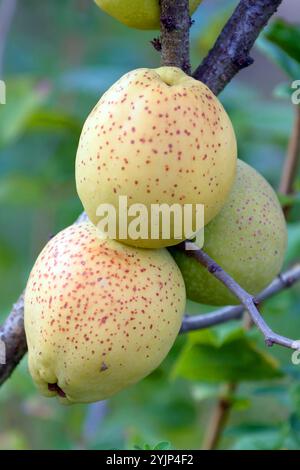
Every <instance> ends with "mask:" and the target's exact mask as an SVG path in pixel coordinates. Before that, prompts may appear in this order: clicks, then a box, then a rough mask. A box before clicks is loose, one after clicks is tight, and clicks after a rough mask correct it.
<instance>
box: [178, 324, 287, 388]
mask: <svg viewBox="0 0 300 470" xmlns="http://www.w3.org/2000/svg"><path fill="white" fill-rule="evenodd" d="M281 376H282V372H281V371H280V369H279V364H278V362H277V361H276V360H275V359H274V358H273V356H271V355H269V354H268V353H266V351H265V350H260V349H259V348H258V347H257V346H256V344H255V342H254V341H253V339H252V338H251V336H250V335H248V334H247V333H246V332H245V331H244V330H243V329H242V328H235V329H232V328H231V331H230V328H228V330H227V331H226V330H224V327H222V328H220V327H217V328H211V329H210V330H204V331H198V332H196V333H194V334H191V335H190V338H189V341H188V342H187V344H186V346H185V347H184V348H183V350H182V352H181V354H180V356H179V358H178V359H177V361H176V363H175V365H174V367H173V370H172V377H182V378H185V379H189V380H201V381H207V382H225V381H231V382H235V381H238V382H241V381H249V380H265V379H272V378H278V377H281Z"/></svg>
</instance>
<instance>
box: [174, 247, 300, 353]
mask: <svg viewBox="0 0 300 470" xmlns="http://www.w3.org/2000/svg"><path fill="white" fill-rule="evenodd" d="M183 245H185V243H183V244H181V247H182V248H183ZM194 248H195V249H194V250H191V251H186V254H187V255H188V256H191V257H193V258H194V259H196V260H197V261H198V262H199V263H201V264H202V265H203V266H205V267H206V269H207V270H208V271H209V272H210V273H211V274H212V275H213V276H214V277H215V278H216V279H218V280H219V281H221V282H222V284H224V285H225V286H226V287H227V288H228V290H230V291H231V292H232V293H233V294H234V295H235V296H236V297H237V298H238V299H239V300H240V301H241V304H242V306H243V307H244V309H245V310H247V311H248V313H249V315H250V316H251V318H252V320H253V323H255V325H256V326H257V328H258V329H259V330H260V331H261V333H262V334H263V335H264V338H265V343H266V345H267V346H273V344H279V345H281V346H284V347H286V348H291V349H300V342H299V341H296V340H293V339H290V338H286V337H285V336H281V335H279V334H277V333H275V332H274V331H272V330H271V328H270V327H269V326H268V325H267V323H266V322H265V320H264V319H263V317H262V316H261V314H260V313H259V311H258V309H257V305H258V300H257V299H254V298H253V297H252V296H251V295H250V294H248V292H246V291H245V290H244V289H243V288H242V287H241V286H240V285H239V284H238V283H237V282H236V281H235V280H234V279H233V278H232V277H231V276H230V275H229V274H228V273H226V272H225V271H224V270H223V269H222V268H221V266H219V265H218V264H217V263H216V262H215V261H214V260H213V259H212V258H210V256H208V254H207V253H205V252H204V251H203V250H199V249H197V245H195V246H194ZM214 313H215V312H214Z"/></svg>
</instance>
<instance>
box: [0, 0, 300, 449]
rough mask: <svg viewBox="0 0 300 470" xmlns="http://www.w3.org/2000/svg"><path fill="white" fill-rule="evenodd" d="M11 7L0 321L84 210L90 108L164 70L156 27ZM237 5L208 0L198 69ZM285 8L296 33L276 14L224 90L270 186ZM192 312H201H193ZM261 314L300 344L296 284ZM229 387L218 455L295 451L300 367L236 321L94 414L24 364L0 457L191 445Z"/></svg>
mask: <svg viewBox="0 0 300 470" xmlns="http://www.w3.org/2000/svg"><path fill="white" fill-rule="evenodd" d="M4 1H5V0H2V2H3V4H4ZM11 2H12V3H14V8H13V9H12V12H13V15H12V18H11V24H10V25H9V28H8V31H6V34H4V32H3V28H2V29H1V27H0V44H1V47H0V78H2V79H4V80H5V82H6V85H7V104H6V105H5V106H4V105H0V227H1V230H0V279H1V295H0V321H3V319H4V318H5V317H6V316H7V314H8V313H9V311H10V309H11V306H12V303H13V302H14V301H15V300H16V299H17V297H18V295H19V293H20V292H21V291H22V289H23V288H24V285H25V283H26V279H27V276H28V274H29V271H30V268H31V266H32V265H33V263H34V260H35V258H36V256H37V255H38V253H39V251H40V250H41V248H42V247H43V245H44V244H45V242H46V241H47V240H48V239H49V237H50V236H51V235H52V234H54V233H56V232H57V231H59V230H60V229H62V228H64V227H65V226H67V225H68V224H70V223H72V222H73V221H74V219H75V218H76V216H77V215H78V214H79V213H80V211H81V210H82V209H81V205H80V202H79V200H78V198H77V196H76V191H75V184H74V158H75V153H76V147H77V142H78V138H79V134H80V130H81V127H82V125H83V122H84V120H85V118H86V116H87V114H88V112H89V111H90V109H91V108H92V107H93V106H94V104H95V103H96V102H97V101H98V99H99V98H100V96H101V94H102V93H103V92H104V91H105V90H106V89H107V88H108V87H109V86H110V85H111V84H113V82H114V81H115V80H116V79H117V78H119V77H120V76H121V75H122V74H123V73H125V72H127V71H129V70H131V69H134V68H137V67H156V66H157V65H158V64H159V54H158V53H157V52H156V51H155V50H154V49H153V47H152V46H151V44H150V40H151V39H153V38H154V37H157V36H158V32H151V31H150V32H141V31H135V30H130V29H128V28H126V27H125V26H123V25H121V24H119V23H118V22H117V21H115V20H113V19H111V18H109V17H108V16H107V15H105V14H104V13H102V12H101V11H100V10H99V9H98V8H97V7H96V6H95V5H94V4H93V2H92V0H65V1H64V2H62V1H61V0H52V1H51V2H40V1H38V0H26V2H24V1H15V0H11ZM6 3H8V2H6ZM236 3H237V2H236V1H228V0H226V1H221V0H220V1H218V2H213V1H210V0H204V2H203V4H202V6H201V7H200V8H199V10H198V12H197V13H196V15H195V16H194V19H195V23H194V25H193V27H192V30H191V36H192V61H193V65H194V66H196V65H198V63H199V62H200V60H201V57H203V56H204V55H205V54H206V53H207V51H208V50H209V48H210V47H211V45H212V44H213V42H214V39H215V38H216V36H217V34H218V32H219V31H220V29H221V28H222V26H223V24H224V23H225V21H226V19H227V18H228V17H229V15H230V13H231V12H232V10H233V7H234V5H235V4H236ZM283 3H284V5H283V7H282V8H281V9H280V10H279V13H278V15H279V16H281V17H283V18H285V19H287V20H292V23H293V25H289V24H288V23H287V22H286V21H285V20H278V16H277V19H276V18H274V19H273V22H272V23H271V24H270V25H269V27H268V30H267V31H266V32H265V33H264V34H263V35H262V36H261V37H260V39H259V41H258V43H257V46H256V48H255V51H254V52H253V55H254V57H255V59H256V61H255V64H254V65H253V66H252V67H251V68H249V69H247V70H244V71H243V72H242V73H241V74H240V75H239V77H238V78H235V79H234V81H233V82H232V83H231V84H230V85H229V86H228V87H227V88H226V90H225V91H224V92H223V93H222V95H221V100H222V102H223V103H224V105H225V107H226V109H227V110H228V113H229V114H230V117H231V119H232V121H233V123H234V127H235V130H236V134H237V138H238V145H239V157H240V158H241V159H243V160H245V161H247V162H249V163H250V164H252V165H253V166H254V167H255V168H257V169H258V170H260V171H261V172H262V173H263V174H264V176H265V177H266V178H267V179H268V180H269V181H270V182H271V184H272V185H273V186H274V187H275V188H277V187H278V183H279V180H280V173H281V170H282V166H283V161H284V157H285V154H286V149H287V145H288V140H289V137H290V134H291V130H292V126H293V119H294V114H295V109H294V108H295V106H293V105H292V104H291V99H290V95H291V88H290V84H291V82H292V81H293V80H295V79H300V65H299V62H300V41H299V37H300V26H299V25H300V8H299V4H298V5H297V3H298V2H297V0H295V1H292V0H290V1H288V0H286V2H283ZM0 8H1V1H0ZM2 14H3V11H2ZM2 19H3V16H2ZM297 23H298V25H297ZM0 25H1V18H0ZM297 44H298V46H297ZM2 46H3V47H2ZM2 48H3V53H2ZM295 191H296V192H295V196H293V197H292V198H289V199H288V203H289V204H291V205H292V208H291V211H290V215H289V248H288V252H287V258H286V267H287V266H289V265H291V263H292V262H293V261H295V260H298V261H299V260H300V216H299V214H300V196H299V191H300V173H299V170H298V175H297V176H296V178H295ZM284 202H287V200H286V199H285V201H284ZM188 311H189V312H190V313H200V312H207V311H209V308H208V307H205V306H201V305H196V304H192V303H189V305H188ZM262 312H263V314H264V315H265V316H266V318H267V319H268V321H269V323H270V325H271V326H272V327H273V328H274V329H276V330H277V331H280V332H281V333H282V334H284V335H290V336H291V337H294V338H295V339H297V338H300V286H299V285H298V286H295V287H293V288H292V289H291V290H289V291H285V292H284V293H282V294H280V295H278V296H277V297H275V298H273V299H272V300H270V301H268V302H266V303H265V304H264V306H263V308H262ZM229 380H230V381H231V382H234V383H236V384H239V385H238V389H237V392H236V395H235V397H233V398H232V410H231V414H230V416H229V420H228V423H227V425H226V427H225V429H224V432H223V433H222V436H221V440H220V443H219V448H229V449H232V448H233V449H261V448H265V449H277V448H278V449H284V448H287V449H300V366H297V365H293V364H292V362H291V352H290V351H288V350H283V349H282V348H279V347H274V348H273V349H272V350H267V349H266V348H265V346H264V345H263V343H262V341H261V338H260V335H259V334H258V333H257V332H256V331H251V332H250V333H247V334H246V333H244V331H243V330H242V329H241V325H240V323H238V322H232V323H230V324H228V325H225V326H221V327H217V328H214V329H212V330H210V331H209V332H208V331H202V332H198V333H194V334H191V335H189V336H187V335H186V336H184V337H183V336H182V337H180V338H178V340H177V342H176V344H175V346H174V348H173V350H172V351H171V353H170V354H169V356H168V358H167V359H166V360H165V362H164V363H163V364H162V366H161V367H160V368H159V369H158V370H157V371H155V372H154V373H153V374H152V375H151V376H150V377H148V378H147V379H145V380H143V381H142V382H141V383H139V384H138V385H136V386H134V387H132V388H131V389H129V390H127V391H125V392H123V393H121V394H119V395H117V396H116V397H114V398H113V399H111V400H110V401H108V402H102V403H97V404H94V405H91V406H83V405H82V406H81V405H77V406H72V407H63V406H61V405H59V404H58V403H57V402H56V401H55V400H49V399H46V398H43V397H40V396H39V395H38V393H37V392H36V390H35V388H34V386H33V383H32V381H31V378H30V376H29V374H28V371H27V360H26V359H24V360H23V361H22V363H21V365H20V366H19V367H18V369H17V370H16V371H15V373H14V374H13V376H12V378H11V379H10V380H8V381H7V382H6V383H5V385H4V386H3V387H2V388H1V390H0V449H78V448H79V449H80V448H84V449H124V448H129V449H131V448H134V447H142V448H145V446H146V447H150V448H154V447H155V446H157V447H158V448H170V447H171V448H178V449H180V448H182V449H197V448H200V447H201V446H202V443H203V437H204V435H205V433H206V431H207V427H208V423H209V421H210V417H211V413H212V410H213V409H214V406H215V404H216V401H217V399H218V396H219V395H220V393H222V390H223V386H224V383H225V382H227V381H229Z"/></svg>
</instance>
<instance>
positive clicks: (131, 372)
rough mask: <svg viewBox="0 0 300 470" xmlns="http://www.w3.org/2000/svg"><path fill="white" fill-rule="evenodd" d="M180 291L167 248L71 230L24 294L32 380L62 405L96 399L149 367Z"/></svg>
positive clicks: (171, 329)
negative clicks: (139, 245)
mask: <svg viewBox="0 0 300 470" xmlns="http://www.w3.org/2000/svg"><path fill="white" fill-rule="evenodd" d="M184 307H185V288H184V282H183V279H182V276H181V274H180V271H179V269H178V267H177V265H176V263H175V261H174V260H173V259H172V257H171V255H170V254H169V253H168V251H167V250H165V249H162V250H155V251H152V250H143V249H138V248H132V247H128V246H126V245H122V244H120V243H118V242H116V241H113V240H103V239H100V238H99V233H98V232H97V229H96V228H95V227H94V226H93V225H92V224H90V223H86V224H80V225H77V226H71V227H69V228H67V229H66V230H64V231H63V232H60V233H59V234H58V235H57V236H56V237H54V238H53V239H52V240H51V241H50V242H49V243H48V244H47V246H46V247H45V248H44V250H43V251H42V253H41V254H40V256H39V258H38V259H37V261H36V263H35V266H34V267H33V270H32V272H31V274H30V278H29V281H28V284H27V289H26V295H25V330H26V337H27V342H28V351H29V369H30V372H31V375H32V377H33V379H34V381H35V383H36V385H37V386H38V388H39V389H40V391H41V393H42V394H43V395H46V396H58V397H59V399H60V400H61V401H62V402H63V403H87V402H93V401H98V400H103V399H106V398H108V397H110V396H111V395H113V394H114V393H116V392H118V391H120V390H122V389H123V388H125V387H127V386H129V385H131V384H133V383H135V382H137V381H138V380H140V379H142V378H143V377H145V376H146V375H148V374H149V373H150V372H151V371H152V370H153V369H155V368H156V367H157V366H158V365H159V364H160V363H161V361H162V360H163V359H164V357H165V356H166V354H167V353H168V352H169V350H170V348H171V346H172V344H173V342H174V340H175V338H176V336H177V334H178V331H179V328H180V324H181V319H182V314H183V311H184Z"/></svg>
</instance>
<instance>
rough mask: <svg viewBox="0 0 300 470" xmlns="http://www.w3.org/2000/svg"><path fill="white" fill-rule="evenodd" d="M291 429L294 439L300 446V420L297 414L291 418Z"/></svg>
mask: <svg viewBox="0 0 300 470" xmlns="http://www.w3.org/2000/svg"><path fill="white" fill-rule="evenodd" d="M289 421H290V427H291V432H292V435H293V437H294V439H295V440H296V441H297V443H298V444H299V445H300V418H299V416H298V415H297V414H296V413H293V414H292V415H291V416H290V420H289Z"/></svg>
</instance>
